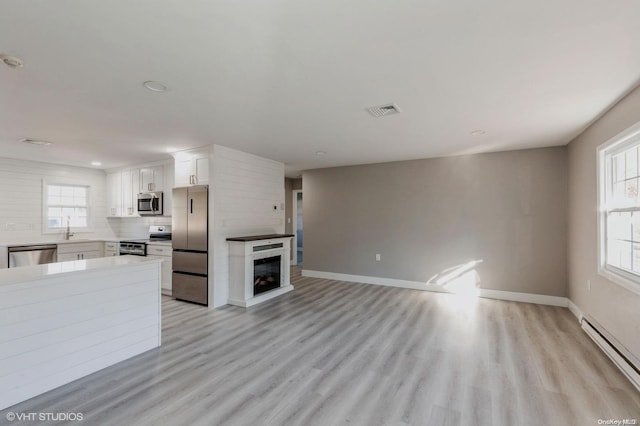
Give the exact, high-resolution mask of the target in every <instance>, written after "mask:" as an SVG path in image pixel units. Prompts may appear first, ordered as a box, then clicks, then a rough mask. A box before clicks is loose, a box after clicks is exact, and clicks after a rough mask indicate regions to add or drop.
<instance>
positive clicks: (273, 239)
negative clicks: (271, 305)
mask: <svg viewBox="0 0 640 426" xmlns="http://www.w3.org/2000/svg"><path fill="white" fill-rule="evenodd" d="M291 237H293V235H291V234H269V235H253V236H249V237H232V238H227V242H228V243H229V304H231V305H236V306H242V307H243V308H247V307H249V306H253V305H255V304H257V303H262V302H266V301H267V300H270V299H273V298H274V297H278V296H280V295H283V294H285V293H288V292H290V291H291V290H293V286H292V285H291V283H290V282H289V265H290V256H291V249H290V247H291V245H290V242H291Z"/></svg>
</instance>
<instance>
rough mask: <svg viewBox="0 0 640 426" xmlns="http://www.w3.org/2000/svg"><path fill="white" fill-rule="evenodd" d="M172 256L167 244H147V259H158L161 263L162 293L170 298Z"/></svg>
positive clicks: (171, 250)
mask: <svg viewBox="0 0 640 426" xmlns="http://www.w3.org/2000/svg"><path fill="white" fill-rule="evenodd" d="M172 254H173V249H172V248H171V246H170V245H167V244H154V243H148V244H147V257H148V258H150V259H160V260H162V263H161V271H162V273H161V281H162V293H163V294H166V295H169V296H171V291H172V287H171V273H172V271H171V270H172V267H173V266H172V263H173V262H172Z"/></svg>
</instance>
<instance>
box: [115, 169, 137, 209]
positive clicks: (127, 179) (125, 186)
mask: <svg viewBox="0 0 640 426" xmlns="http://www.w3.org/2000/svg"><path fill="white" fill-rule="evenodd" d="M107 186H108V189H107V195H108V197H107V198H108V200H107V206H108V211H107V214H108V216H110V217H134V216H138V210H137V201H138V192H139V191H138V188H139V186H140V175H139V170H138V169H133V170H123V171H120V172H114V173H109V174H107Z"/></svg>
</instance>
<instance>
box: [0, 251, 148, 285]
mask: <svg viewBox="0 0 640 426" xmlns="http://www.w3.org/2000/svg"><path fill="white" fill-rule="evenodd" d="M144 262H160V260H156V259H153V258H149V257H144V256H130V255H126V256H111V257H101V258H98V259H87V260H71V261H69V262H57V263H47V264H44V265H33V266H22V267H19V268H9V269H0V286H2V285H9V284H16V283H20V282H25V281H37V280H39V279H42V278H47V277H51V276H53V275H58V276H64V275H67V274H72V273H74V272H80V271H88V270H100V269H110V268H114V267H118V266H125V265H135V264H137V263H144Z"/></svg>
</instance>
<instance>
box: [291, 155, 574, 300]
mask: <svg viewBox="0 0 640 426" xmlns="http://www.w3.org/2000/svg"><path fill="white" fill-rule="evenodd" d="M566 154H567V152H566V147H556V148H544V149H532V150H522V151H511V152H500V153H492V154H480V155H469V156H459V157H449V158H438V159H427V160H416V161H403V162H394V163H384V164H375V165H364V166H352V167H338V168H330V169H318V170H311V171H308V172H305V173H304V175H303V190H304V218H305V247H304V250H305V260H304V269H309V270H316V271H324V272H335V273H344V274H354V275H365V276H373V277H382V278H392V279H401V280H409V281H419V282H427V280H429V278H430V277H432V276H433V275H435V274H437V273H439V272H441V271H443V270H445V269H446V268H449V267H452V266H455V265H460V264H463V263H467V262H469V261H471V260H479V259H481V260H483V263H481V264H479V265H478V266H477V267H476V271H477V272H478V274H479V276H480V281H481V282H480V287H482V288H488V289H496V290H506V291H514V292H526V293H535V294H545V295H552V296H565V295H566V293H567V289H566V281H567V280H566V253H565V251H566V195H567V185H566V183H567V175H566V161H567V155H566ZM376 253H380V254H381V255H382V261H380V262H376V261H375V254H376Z"/></svg>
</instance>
